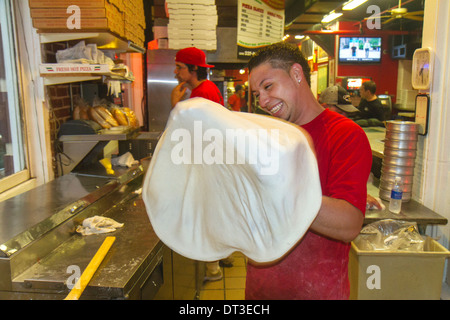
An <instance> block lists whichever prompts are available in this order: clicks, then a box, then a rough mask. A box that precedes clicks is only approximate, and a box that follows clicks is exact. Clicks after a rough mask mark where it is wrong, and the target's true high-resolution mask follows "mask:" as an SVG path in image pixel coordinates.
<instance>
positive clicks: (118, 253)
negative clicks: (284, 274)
mask: <svg viewBox="0 0 450 320" xmlns="http://www.w3.org/2000/svg"><path fill="white" fill-rule="evenodd" d="M115 169H117V170H116V175H114V176H108V175H103V176H102V175H101V174H100V173H101V172H98V173H97V174H96V173H95V172H94V173H92V172H91V173H89V174H88V175H80V174H69V175H65V176H63V177H61V178H58V179H56V180H55V181H52V182H51V183H48V184H45V185H43V186H41V187H39V188H36V189H33V190H31V191H29V192H27V193H24V194H22V195H20V196H17V197H15V198H12V199H9V200H6V201H4V202H2V203H0V214H1V215H0V218H1V219H2V220H1V221H2V223H1V225H0V228H1V229H0V231H1V232H0V299H63V298H64V297H65V296H66V295H67V294H68V293H69V291H70V290H69V288H68V286H67V285H68V284H71V283H72V284H73V283H75V282H73V281H71V279H72V278H73V276H74V275H75V273H74V270H75V272H76V270H78V271H79V272H80V274H79V275H81V272H83V271H84V269H85V268H86V266H87V265H88V263H89V262H90V260H91V259H92V257H93V256H94V254H95V252H96V251H97V250H98V248H99V247H100V245H101V244H102V242H103V240H104V238H105V237H106V236H110V235H111V236H115V237H116V241H115V242H114V244H113V246H112V248H111V249H110V251H109V252H108V254H107V255H106V257H105V259H104V260H103V262H102V264H101V265H100V267H99V268H98V270H97V272H96V273H95V275H94V277H93V278H92V280H91V282H90V283H89V286H88V287H87V288H86V290H85V291H84V293H83V294H82V296H81V298H82V299H156V298H160V299H174V298H175V299H194V298H195V295H196V294H197V290H198V281H197V280H198V279H200V278H199V277H198V276H197V274H199V273H201V271H202V270H201V265H200V264H199V263H198V262H196V261H193V260H189V259H186V258H183V257H181V256H179V255H177V254H176V253H174V252H172V251H171V250H170V249H169V248H167V247H166V246H165V245H164V244H163V243H162V242H161V241H160V240H159V238H158V237H157V236H156V234H155V232H154V231H153V228H152V226H151V224H150V221H149V219H148V216H147V213H146V210H145V207H144V203H143V201H142V199H141V197H140V195H138V194H137V193H135V192H134V191H135V190H137V189H139V188H140V187H141V186H142V181H143V177H144V172H143V169H142V167H135V168H132V169H120V168H115ZM103 171H104V168H103ZM94 215H102V216H105V217H109V218H112V219H114V220H116V221H117V222H121V223H124V226H123V227H122V228H120V229H118V230H116V231H115V232H113V233H108V234H99V235H90V236H82V235H80V234H78V233H76V232H75V229H76V227H77V226H78V225H80V224H81V223H82V221H83V220H84V219H85V218H87V217H91V216H94ZM175 269H176V270H182V275H181V276H180V275H178V274H177V272H178V271H176V272H175V271H173V270H175ZM181 278H183V281H182V282H181V281H180V279H181ZM186 279H187V280H188V281H186Z"/></svg>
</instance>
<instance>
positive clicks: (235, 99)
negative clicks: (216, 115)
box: [228, 94, 241, 111]
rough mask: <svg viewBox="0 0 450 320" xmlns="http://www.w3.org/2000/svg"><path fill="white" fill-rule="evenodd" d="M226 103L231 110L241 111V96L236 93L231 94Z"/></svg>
mask: <svg viewBox="0 0 450 320" xmlns="http://www.w3.org/2000/svg"><path fill="white" fill-rule="evenodd" d="M228 103H229V104H230V106H231V109H232V110H233V111H241V97H239V96H238V95H237V94H233V95H231V97H230V99H228Z"/></svg>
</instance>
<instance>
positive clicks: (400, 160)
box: [380, 121, 419, 202]
mask: <svg viewBox="0 0 450 320" xmlns="http://www.w3.org/2000/svg"><path fill="white" fill-rule="evenodd" d="M418 129H419V127H418V124H417V123H414V122H410V121H387V122H386V139H385V142H384V158H383V164H382V167H381V178H380V198H381V199H383V200H386V201H389V199H390V195H391V190H392V186H393V185H394V181H395V177H401V179H402V183H403V197H402V201H403V202H406V201H409V200H411V192H412V184H413V178H414V165H415V159H416V150H417V136H418Z"/></svg>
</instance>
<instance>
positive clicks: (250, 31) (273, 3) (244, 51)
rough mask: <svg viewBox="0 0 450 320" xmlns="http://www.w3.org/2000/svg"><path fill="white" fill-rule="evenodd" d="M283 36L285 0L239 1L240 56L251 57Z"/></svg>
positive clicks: (238, 41)
mask: <svg viewBox="0 0 450 320" xmlns="http://www.w3.org/2000/svg"><path fill="white" fill-rule="evenodd" d="M283 36H284V0H239V1H238V34H237V46H238V58H249V57H251V56H252V54H253V53H254V52H256V51H258V49H260V48H262V47H264V46H267V45H270V44H272V43H275V42H279V41H281V40H282V39H283Z"/></svg>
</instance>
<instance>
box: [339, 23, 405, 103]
mask: <svg viewBox="0 0 450 320" xmlns="http://www.w3.org/2000/svg"><path fill="white" fill-rule="evenodd" d="M339 29H340V30H356V32H357V33H356V34H358V33H359V32H358V26H355V22H340V23H339ZM371 36H372V34H371ZM381 41H382V43H381V46H382V55H381V64H373V65H348V64H338V67H337V76H339V77H348V76H368V77H371V78H372V80H373V81H375V83H376V85H377V92H376V93H377V94H389V95H391V96H392V103H393V104H394V103H395V98H396V94H397V75H398V60H393V59H391V56H390V52H389V41H390V39H389V36H386V35H384V36H382V40H381Z"/></svg>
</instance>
